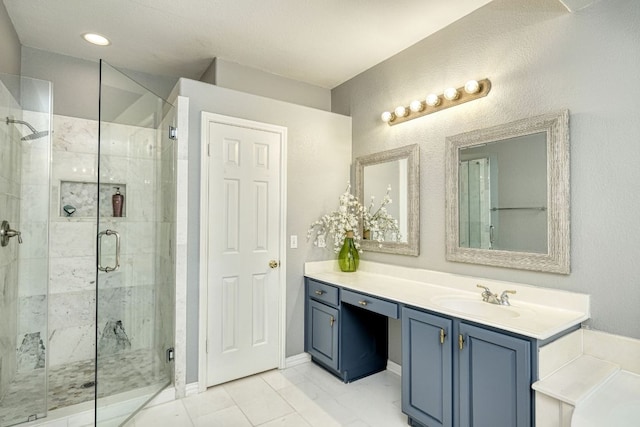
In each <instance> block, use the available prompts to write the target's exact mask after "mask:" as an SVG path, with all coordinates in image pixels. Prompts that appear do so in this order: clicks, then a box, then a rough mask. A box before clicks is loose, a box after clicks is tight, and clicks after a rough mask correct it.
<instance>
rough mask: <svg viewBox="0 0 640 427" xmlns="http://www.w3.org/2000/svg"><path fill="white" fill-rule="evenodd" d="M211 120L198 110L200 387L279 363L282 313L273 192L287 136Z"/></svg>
mask: <svg viewBox="0 0 640 427" xmlns="http://www.w3.org/2000/svg"><path fill="white" fill-rule="evenodd" d="M214 117H215V116H213V115H211V116H209V115H207V113H203V131H204V132H203V136H204V137H205V138H204V140H205V141H206V142H207V143H208V144H209V147H208V152H209V155H208V171H207V172H208V190H207V193H208V220H207V224H202V226H203V227H207V232H206V236H207V237H206V238H207V251H206V253H207V257H208V259H207V278H206V279H207V298H208V310H207V312H208V319H207V380H206V381H207V387H210V386H212V385H215V384H220V383H223V382H226V381H230V380H233V379H236V378H241V377H245V376H247V375H252V374H255V373H258V372H263V371H266V370H269V369H273V368H277V367H278V366H279V364H280V349H281V345H280V344H281V342H280V340H281V338H280V330H281V328H280V314H281V310H283V308H282V302H281V287H280V282H281V280H283V277H282V273H281V270H282V269H281V268H279V264H280V255H281V246H282V242H281V239H282V235H281V231H282V230H281V228H282V215H283V212H281V210H282V204H281V188H280V187H281V185H282V183H281V167H282V165H281V161H282V160H281V152H282V150H283V142H284V141H283V138H284V135H286V133H283V132H282V129H283V128H280V130H281V131H280V132H279V131H278V129H277V128H275V130H269V127H268V125H266V126H267V130H264V129H256V128H255V126H254V127H243V126H241V125H236V124H228V123H220V122H219V121H216V119H215V118H214ZM250 123H251V122H250ZM247 124H249V123H247ZM285 132H286V131H285ZM203 172H204V171H203ZM203 176H204V174H203Z"/></svg>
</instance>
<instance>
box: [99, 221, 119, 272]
mask: <svg viewBox="0 0 640 427" xmlns="http://www.w3.org/2000/svg"><path fill="white" fill-rule="evenodd" d="M105 235H106V236H114V237H115V238H116V264H115V265H114V266H113V267H111V266H106V267H103V266H102V236H105ZM118 268H120V234H118V232H117V231H113V230H106V231H101V232H100V233H98V270H100V271H104V272H105V273H110V272H112V271H116V270H117V269H118Z"/></svg>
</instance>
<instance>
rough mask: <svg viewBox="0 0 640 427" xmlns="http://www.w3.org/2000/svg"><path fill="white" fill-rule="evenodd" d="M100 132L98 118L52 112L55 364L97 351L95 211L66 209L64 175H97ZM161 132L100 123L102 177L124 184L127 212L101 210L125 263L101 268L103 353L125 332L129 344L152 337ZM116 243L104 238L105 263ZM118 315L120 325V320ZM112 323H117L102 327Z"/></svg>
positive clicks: (147, 343)
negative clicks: (113, 214)
mask: <svg viewBox="0 0 640 427" xmlns="http://www.w3.org/2000/svg"><path fill="white" fill-rule="evenodd" d="M97 132H98V122H96V121H92V120H84V119H78V118H74V117H67V116H60V115H55V116H54V140H53V169H52V179H51V210H50V215H51V254H50V263H51V266H50V295H49V299H50V313H49V330H50V334H49V347H50V359H49V361H50V365H52V366H53V365H60V364H66V363H70V362H75V361H79V360H86V359H91V358H93V357H94V354H95V345H96V342H95V310H96V295H95V290H96V274H95V254H96V233H97V230H96V224H95V217H73V216H71V217H66V216H62V215H61V206H60V200H61V194H60V189H61V187H60V183H61V182H63V181H65V182H77V183H95V182H96V181H97V173H98V172H97V169H98V168H97V166H98V152H97V140H98V135H97ZM155 134H156V132H155V131H154V130H153V129H147V128H141V127H134V126H126V125H119V124H109V123H107V124H103V128H102V138H103V145H102V147H101V160H102V161H101V164H100V174H101V181H102V182H103V183H113V184H114V185H115V184H125V185H126V198H125V202H124V203H125V212H126V216H124V217H122V218H113V217H111V218H108V217H107V218H102V221H101V224H100V229H101V230H106V229H111V230H115V231H118V232H119V233H120V236H121V255H120V256H121V258H120V269H119V270H118V271H115V272H111V273H100V283H99V285H100V286H99V292H100V298H99V306H98V317H99V321H98V322H99V324H98V331H99V334H98V346H99V347H98V348H99V350H100V351H101V352H103V353H111V352H116V351H121V350H122V349H123V344H122V342H124V341H123V340H124V339H125V336H126V340H128V342H129V346H128V347H127V346H125V347H126V348H127V349H131V350H136V349H142V348H150V347H151V346H152V345H153V340H154V330H153V324H154V322H153V320H154V316H155V298H156V295H155V286H156V283H155V270H156V264H155V259H156V251H157V241H156V223H157V218H158V214H159V213H158V212H157V211H156V208H155V205H156V201H157V198H158V194H157V188H158V177H157V176H156V174H157V159H158V157H159V152H158V148H157V146H158V144H157V142H156V140H155V138H156V136H155ZM114 191H115V190H114ZM94 194H95V193H94ZM109 199H110V198H109ZM86 202H87V203H90V202H91V201H90V200H89V201H86ZM101 202H102V203H104V200H102V201H101ZM108 203H110V200H108ZM113 243H114V242H113V239H112V238H108V237H106V236H105V238H104V239H103V245H102V251H103V258H102V263H103V265H111V264H112V263H113V257H112V256H111V254H114V253H115V248H114V245H113ZM118 321H120V322H121V323H120V325H121V326H120V327H118V328H115V326H114V325H116V323H117V322H118ZM107 325H111V326H110V327H109V328H107V333H106V334H104V332H105V327H107ZM114 328H115V329H117V331H118V332H117V333H115V332H114ZM114 334H115V335H114ZM118 340H120V343H121V344H117V342H118Z"/></svg>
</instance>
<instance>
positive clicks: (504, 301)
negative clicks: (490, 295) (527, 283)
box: [500, 290, 516, 305]
mask: <svg viewBox="0 0 640 427" xmlns="http://www.w3.org/2000/svg"><path fill="white" fill-rule="evenodd" d="M515 293H516V291H514V290H507V291H503V292H502V294H500V305H511V303H510V302H509V295H507V294H515Z"/></svg>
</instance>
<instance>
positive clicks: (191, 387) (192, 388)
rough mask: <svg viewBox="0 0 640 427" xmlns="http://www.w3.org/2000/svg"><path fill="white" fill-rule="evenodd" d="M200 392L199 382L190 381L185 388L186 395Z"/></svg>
mask: <svg viewBox="0 0 640 427" xmlns="http://www.w3.org/2000/svg"><path fill="white" fill-rule="evenodd" d="M198 393H200V386H199V385H198V382H195V383H189V384H187V385H186V386H185V388H184V396H185V397H187V396H191V395H194V394H198Z"/></svg>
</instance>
